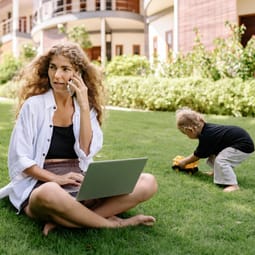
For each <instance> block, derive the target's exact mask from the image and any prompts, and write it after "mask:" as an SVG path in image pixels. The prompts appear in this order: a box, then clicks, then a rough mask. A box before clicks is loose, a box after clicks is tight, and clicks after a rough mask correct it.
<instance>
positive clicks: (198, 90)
mask: <svg viewBox="0 0 255 255" xmlns="http://www.w3.org/2000/svg"><path fill="white" fill-rule="evenodd" d="M106 85H107V90H108V92H109V102H108V103H109V105H113V106H121V107H127V108H138V109H145V110H153V111H155V110H160V111H175V110H177V109H178V108H180V107H183V106H189V107H191V108H193V109H194V110H197V111H199V112H202V113H206V114H220V115H233V116H255V108H254V95H255V80H254V79H251V80H247V81H243V80H242V79H240V78H236V79H230V78H226V79H221V80H219V81H216V82H214V81H212V80H211V79H202V78H179V79H169V78H158V77H155V76H152V77H147V78H142V77H125V76H124V77H109V78H108V79H107V83H106Z"/></svg>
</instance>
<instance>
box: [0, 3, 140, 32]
mask: <svg viewBox="0 0 255 255" xmlns="http://www.w3.org/2000/svg"><path fill="white" fill-rule="evenodd" d="M72 2H73V1H72V0H53V1H47V2H45V3H43V4H42V6H41V7H40V8H39V9H38V10H37V11H36V12H35V13H34V15H33V17H32V15H31V16H30V17H20V18H19V28H18V31H19V32H22V33H30V31H31V29H32V26H34V25H36V24H40V23H42V21H45V20H48V19H51V18H53V17H57V16H61V15H66V14H70V13H79V12H87V11H100V10H101V1H100V0H95V1H94V6H90V9H88V4H87V2H88V1H87V0H80V1H76V2H75V3H72ZM105 5H106V6H105V10H107V11H127V12H134V13H139V12H140V10H139V0H115V1H112V0H105ZM27 19H29V20H27ZM27 22H29V28H27V25H26V24H27ZM11 32H12V19H6V20H4V21H2V22H0V36H4V35H7V34H10V33H11Z"/></svg>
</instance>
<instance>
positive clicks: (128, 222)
mask: <svg viewBox="0 0 255 255" xmlns="http://www.w3.org/2000/svg"><path fill="white" fill-rule="evenodd" d="M108 220H110V221H112V222H115V223H117V224H116V225H115V227H127V226H137V225H146V226H152V225H153V224H154V223H155V221H156V219H155V218H154V217H152V216H146V215H142V214H140V215H136V216H133V217H130V218H127V219H122V218H119V217H117V216H112V217H110V218H108Z"/></svg>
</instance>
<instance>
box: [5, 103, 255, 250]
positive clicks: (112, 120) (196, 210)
mask: <svg viewBox="0 0 255 255" xmlns="http://www.w3.org/2000/svg"><path fill="white" fill-rule="evenodd" d="M12 116H13V115H12V111H11V104H9V103H0V186H3V185H4V184H6V183H7V182H8V171H7V166H6V163H7V162H6V161H7V151H8V141H9V137H10V133H11V130H12V125H13V122H12ZM206 119H207V120H208V121H210V122H217V123H225V124H235V125H240V126H242V127H244V128H245V129H247V130H248V131H249V132H250V134H251V136H252V137H253V138H255V129H254V124H255V120H254V119H253V118H233V117H223V116H206ZM103 129H104V136H105V139H104V147H103V149H102V151H101V152H100V153H99V154H98V155H97V157H96V158H95V160H102V159H117V158H127V157H139V156H148V158H149V160H148V163H147V164H146V167H145V171H146V172H151V173H153V174H154V175H155V176H156V178H157V180H158V183H159V190H158V193H157V194H156V195H155V196H154V197H153V198H152V199H151V200H150V201H147V202H146V203H144V204H141V205H139V206H137V207H136V208H134V209H132V210H130V211H129V212H127V213H125V214H124V216H130V215H134V214H138V213H144V214H150V215H153V216H155V217H156V219H157V222H156V224H155V225H154V226H153V227H145V226H138V227H130V228H125V229H114V230H113V229H111V230H109V229H100V230H98V229H80V230H77V229H65V228H59V229H56V230H54V231H53V232H51V233H50V234H49V236H48V237H44V236H43V235H42V233H41V231H42V224H41V223H38V222H34V221H32V220H30V219H29V218H27V217H26V216H25V215H19V216H17V215H16V214H15V210H14V209H13V207H12V206H11V205H10V203H9V201H8V199H7V198H5V199H3V200H0V237H1V238H0V254H1V255H5V254H8V255H15V254H17V255H18V254H19V255H23V254H29V255H33V254H35V255H40V254H42V255H51V254H52V255H53V254H61V255H65V254H66V255H70V254H75V255H76V254H100V255H102V254H104V255H108V254H109V255H115V254H116V255H140V254H141V255H147V254H148V255H152V254H155V255H171V254H173V255H188V254H190V255H200V254H201V255H207V254H208V255H212V254H213V255H214V254H215V255H218V254H219V255H222V254H224V255H228V254H229V255H235V254H236V255H237V254H238V255H239V254H242V255H254V254H255V246H254V242H255V225H254V220H255V200H254V197H255V172H254V165H255V155H252V156H251V157H250V158H249V159H248V160H247V161H245V162H243V164H242V165H240V166H239V167H237V169H236V171H235V172H236V174H237V176H238V180H239V185H240V187H241V190H240V191H238V192H235V193H227V194H226V193H223V192H222V189H221V188H219V187H217V186H216V185H214V184H213V182H212V178H211V177H207V176H205V175H203V174H202V173H201V172H198V173H197V174H196V175H193V176H189V175H185V174H183V173H176V172H174V171H173V170H172V169H171V163H172V158H173V157H174V156H176V155H187V154H190V153H191V152H192V151H193V149H194V148H195V146H196V144H197V141H196V140H190V139H188V138H187V137H186V136H184V135H183V134H181V133H180V132H179V131H178V130H177V129H176V127H175V115H174V113H169V112H128V111H114V110H111V111H108V114H107V118H106V121H105V124H104V126H103ZM199 168H200V170H201V171H206V170H208V167H207V166H206V164H205V161H204V160H201V161H200V164H199Z"/></svg>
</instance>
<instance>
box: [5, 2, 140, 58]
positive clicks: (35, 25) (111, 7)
mask: <svg viewBox="0 0 255 255" xmlns="http://www.w3.org/2000/svg"><path fill="white" fill-rule="evenodd" d="M0 10H1V11H0V14H1V15H0V17H1V19H2V20H1V26H0V27H1V29H0V41H1V42H2V52H6V50H7V49H9V50H10V49H12V52H13V54H14V55H15V56H18V55H19V52H20V46H21V45H22V44H23V43H26V42H28V41H29V40H30V41H31V42H33V43H34V44H35V45H36V46H37V47H38V49H39V52H43V51H44V50H45V49H47V48H49V47H50V46H51V45H52V44H53V43H55V42H57V41H64V40H66V38H65V36H64V35H63V34H61V33H59V31H58V25H59V24H62V25H64V26H65V27H66V29H67V30H69V29H71V28H73V27H75V26H80V25H84V26H85V28H86V30H87V31H88V33H89V37H90V40H91V42H92V45H93V47H92V48H91V49H89V50H88V55H89V56H90V58H91V59H92V60H102V59H103V60H105V59H106V58H107V60H111V58H112V57H114V56H116V55H122V54H127V55H129V54H141V55H144V54H145V53H144V13H143V2H142V1H139V0H110V1H109V0H37V1H36V0H22V1H20V0H12V1H10V0H0Z"/></svg>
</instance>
